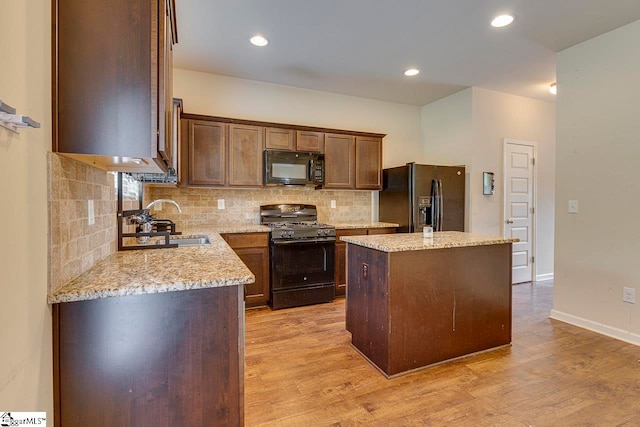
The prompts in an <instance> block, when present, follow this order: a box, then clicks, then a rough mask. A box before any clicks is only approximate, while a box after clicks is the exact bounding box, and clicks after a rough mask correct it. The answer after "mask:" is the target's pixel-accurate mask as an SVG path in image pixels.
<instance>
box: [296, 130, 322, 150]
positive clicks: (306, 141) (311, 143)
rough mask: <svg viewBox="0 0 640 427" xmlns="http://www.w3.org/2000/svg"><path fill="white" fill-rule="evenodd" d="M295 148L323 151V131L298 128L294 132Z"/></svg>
mask: <svg viewBox="0 0 640 427" xmlns="http://www.w3.org/2000/svg"><path fill="white" fill-rule="evenodd" d="M296 149H297V150H298V151H315V152H318V153H323V152H324V132H313V131H309V130H299V131H297V132H296Z"/></svg>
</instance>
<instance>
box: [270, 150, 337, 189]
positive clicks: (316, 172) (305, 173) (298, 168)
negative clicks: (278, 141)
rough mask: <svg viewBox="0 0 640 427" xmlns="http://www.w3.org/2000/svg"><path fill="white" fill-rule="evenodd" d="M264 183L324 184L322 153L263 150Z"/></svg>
mask: <svg viewBox="0 0 640 427" xmlns="http://www.w3.org/2000/svg"><path fill="white" fill-rule="evenodd" d="M264 183H265V185H313V186H320V185H323V184H324V154H320V153H301V152H296V151H280V150H265V151H264Z"/></svg>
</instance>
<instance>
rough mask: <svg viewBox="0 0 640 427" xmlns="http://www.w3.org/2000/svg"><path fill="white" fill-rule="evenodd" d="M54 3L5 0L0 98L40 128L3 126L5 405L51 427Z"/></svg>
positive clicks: (1, 370)
mask: <svg viewBox="0 0 640 427" xmlns="http://www.w3.org/2000/svg"><path fill="white" fill-rule="evenodd" d="M50 6H51V4H50V2H42V1H36V0H5V1H3V2H2V13H0V40H3V43H2V62H1V64H2V65H1V66H0V99H2V101H3V102H5V103H7V104H9V105H11V106H12V107H14V108H16V109H17V110H18V113H20V114H24V115H29V116H31V117H32V118H33V119H35V120H37V121H39V122H40V123H41V124H42V128H41V129H28V130H22V131H20V134H19V135H16V134H13V133H10V132H9V131H7V130H5V129H4V128H0V200H2V202H1V207H0V224H3V230H2V237H1V238H0V240H1V242H2V243H1V244H0V301H2V309H0V342H2V351H0V408H1V409H2V410H5V411H7V410H11V411H47V415H48V418H49V419H50V420H51V422H52V423H53V397H52V396H53V383H52V366H53V363H52V344H51V312H50V309H49V307H48V306H47V182H46V177H47V166H46V152H47V151H48V150H49V149H50V147H51V125H50V123H51V120H50V117H51V78H50V74H51V72H50V70H51V62H50V58H51V54H50V50H51V38H50V33H51V15H50V13H51V9H50Z"/></svg>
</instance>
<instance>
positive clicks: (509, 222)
mask: <svg viewBox="0 0 640 427" xmlns="http://www.w3.org/2000/svg"><path fill="white" fill-rule="evenodd" d="M505 222H506V223H507V224H513V220H512V219H511V218H509V219H508V220H507V221H505Z"/></svg>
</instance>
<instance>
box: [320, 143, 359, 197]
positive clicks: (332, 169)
mask: <svg viewBox="0 0 640 427" xmlns="http://www.w3.org/2000/svg"><path fill="white" fill-rule="evenodd" d="M324 159H325V171H324V173H325V184H324V186H325V188H354V187H355V185H354V183H355V137H353V136H351V135H341V134H334V133H328V134H326V135H325V139H324Z"/></svg>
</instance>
